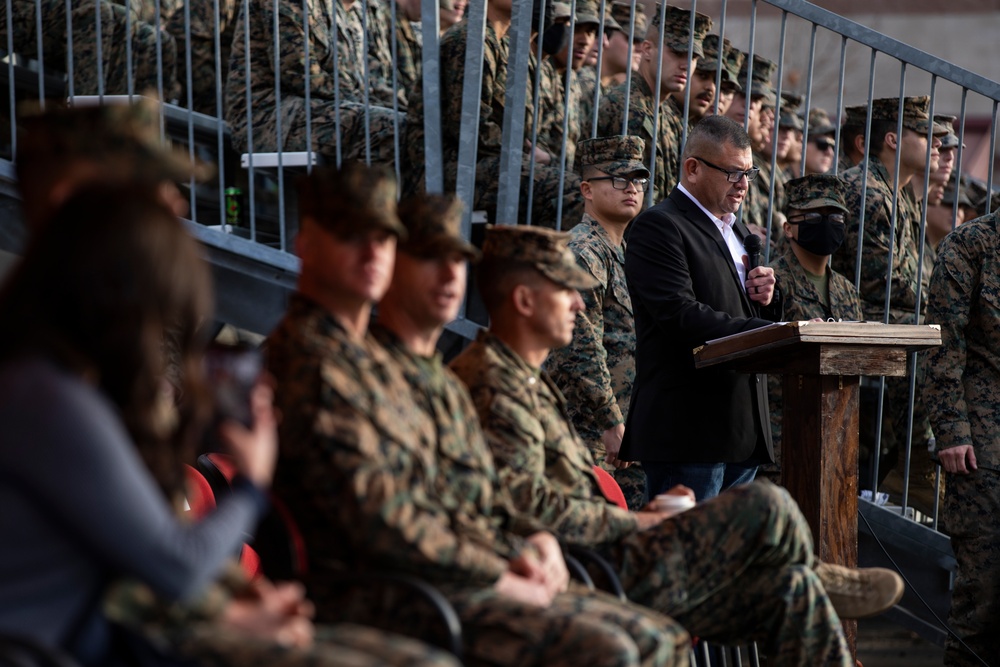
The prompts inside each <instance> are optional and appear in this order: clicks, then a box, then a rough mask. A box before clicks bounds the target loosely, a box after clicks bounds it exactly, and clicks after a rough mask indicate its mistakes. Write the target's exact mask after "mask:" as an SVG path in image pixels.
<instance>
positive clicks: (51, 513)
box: [0, 188, 277, 665]
mask: <svg viewBox="0 0 1000 667" xmlns="http://www.w3.org/2000/svg"><path fill="white" fill-rule="evenodd" d="M211 307H212V304H211V285H210V280H209V270H208V267H207V266H206V265H205V263H204V261H203V260H202V259H201V257H200V256H199V247H198V245H197V243H196V242H195V241H194V239H193V238H191V236H190V235H189V234H188V232H187V231H186V230H185V228H184V227H183V225H182V224H181V223H180V221H178V220H177V218H176V217H175V216H174V215H173V214H172V213H171V212H170V211H169V210H168V209H166V208H165V207H164V206H163V205H162V204H161V203H159V202H158V201H157V199H156V197H155V194H154V193H144V192H139V191H136V189H135V188H132V189H122V188H118V189H94V190H89V191H85V192H82V193H80V194H78V195H77V196H75V197H73V198H72V199H70V200H69V201H68V202H67V203H66V205H65V206H63V207H62V209H61V211H60V212H59V213H57V214H56V215H55V216H54V217H53V218H52V220H51V223H50V224H49V225H48V227H47V228H45V229H44V230H43V231H41V232H40V233H38V234H37V235H36V236H35V238H34V240H33V242H32V243H31V245H30V247H29V248H28V250H27V252H26V254H25V257H24V259H23V261H22V263H21V265H20V266H19V267H18V268H17V269H16V271H15V273H14V275H12V276H11V278H10V279H9V281H8V282H7V284H6V286H5V288H4V289H3V291H2V292H0V424H2V428H0V507H3V511H2V512H0V535H3V536H4V540H3V541H4V546H3V547H2V548H0V632H4V633H8V634H18V635H23V636H28V637H31V638H34V639H36V640H38V641H41V642H42V643H44V644H46V645H49V646H55V647H61V648H63V649H65V650H67V651H69V652H70V653H72V654H73V655H74V656H75V657H76V658H77V659H78V660H79V661H80V662H82V663H84V664H85V665H96V664H107V663H108V662H109V659H110V656H109V655H108V651H109V648H110V646H111V645H112V641H111V629H110V627H109V626H108V624H107V623H106V621H105V620H104V617H103V615H102V614H101V611H100V608H101V602H102V597H103V594H104V590H105V587H106V586H107V584H108V583H109V582H110V580H111V579H112V578H115V577H119V576H122V575H132V576H135V577H137V578H138V579H141V580H142V581H144V582H146V583H147V584H149V585H150V586H151V587H152V588H153V589H154V590H155V591H156V592H157V593H158V594H160V595H162V596H164V597H167V598H184V597H187V596H190V595H192V594H194V593H196V592H197V591H198V590H199V589H200V588H201V587H203V586H204V585H205V584H207V583H208V582H210V581H212V580H213V579H214V578H215V577H216V576H217V574H218V572H219V569H220V568H221V566H222V564H223V562H224V561H225V560H226V558H227V557H229V556H230V555H231V554H233V553H234V552H236V551H237V550H238V548H239V546H240V544H241V543H242V541H243V535H244V534H245V533H249V532H252V531H253V528H254V526H255V523H256V520H257V518H258V517H259V515H260V513H261V511H262V510H263V508H264V507H265V505H266V500H265V497H264V495H263V493H262V491H261V489H263V488H266V487H267V486H268V485H269V484H270V479H271V476H272V473H273V469H274V460H275V455H276V447H277V443H276V439H275V435H274V433H275V429H274V414H273V411H272V408H271V405H270V395H269V394H267V392H266V391H261V390H258V391H257V392H256V394H255V398H254V405H253V415H254V426H253V428H252V429H247V428H244V427H242V426H240V425H238V424H235V423H227V424H226V425H224V427H223V429H222V432H221V437H222V440H223V442H224V443H225V444H226V445H227V447H228V451H229V453H230V454H231V455H232V456H233V458H234V460H235V462H236V464H237V467H238V469H239V471H240V473H241V474H240V475H239V476H238V477H237V478H236V479H235V480H234V484H233V488H234V493H233V494H232V496H231V497H230V498H227V499H225V500H223V501H222V502H220V504H219V507H218V509H217V510H216V511H215V512H214V513H212V514H210V515H209V516H207V517H206V518H205V519H204V520H202V521H200V522H198V523H196V524H190V525H188V524H184V523H182V522H180V521H178V519H177V518H176V514H175V512H174V509H173V508H172V507H171V505H170V504H169V502H168V501H167V498H168V497H171V495H172V494H173V493H175V492H177V491H178V490H179V489H181V488H182V484H183V472H182V471H183V468H182V466H181V464H182V463H184V462H187V461H192V460H194V453H195V443H196V438H197V437H198V435H199V434H200V431H201V429H202V427H203V425H204V423H205V416H206V415H205V411H206V410H207V406H208V405H209V402H208V401H206V400H205V399H204V397H205V395H206V393H205V389H204V387H203V384H202V379H201V375H202V371H201V364H200V356H201V350H202V345H201V343H202V341H201V340H200V337H199V333H198V332H199V327H200V325H201V324H202V323H203V322H205V321H207V319H208V318H209V317H210V314H211ZM168 358H169V359H172V360H174V361H176V366H175V369H176V373H177V375H176V377H175V378H174V379H175V380H176V383H177V384H176V389H174V390H171V388H170V387H169V386H168V385H167V384H166V382H165V381H164V378H165V377H167V376H168V366H169V363H168ZM175 393H176V395H175ZM175 406H176V407H175ZM165 494H166V495H165Z"/></svg>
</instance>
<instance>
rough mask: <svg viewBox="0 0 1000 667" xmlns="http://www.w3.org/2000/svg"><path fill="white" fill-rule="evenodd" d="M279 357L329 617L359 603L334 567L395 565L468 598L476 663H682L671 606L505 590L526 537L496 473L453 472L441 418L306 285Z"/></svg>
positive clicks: (288, 454)
mask: <svg viewBox="0 0 1000 667" xmlns="http://www.w3.org/2000/svg"><path fill="white" fill-rule="evenodd" d="M268 362H269V368H270V370H271V372H272V373H273V374H274V375H275V377H276V378H277V384H278V391H277V392H276V397H277V401H276V404H277V406H278V407H279V409H280V410H281V411H282V415H283V420H282V423H281V429H280V435H281V440H282V443H283V445H282V452H281V457H280V460H279V465H278V472H277V475H276V477H275V491H276V493H278V494H279V495H280V496H281V497H282V498H283V499H284V500H285V501H286V502H287V504H288V506H289V509H290V510H291V511H292V514H293V515H294V516H296V518H297V520H298V523H299V526H300V528H301V529H302V532H303V537H304V539H305V542H306V547H307V549H308V551H309V557H310V564H311V568H310V573H309V577H308V581H307V585H308V586H309V588H310V596H311V598H312V599H313V600H315V601H316V604H317V609H318V616H319V618H321V619H323V618H330V617H331V616H337V615H338V614H339V613H341V612H343V610H344V609H345V608H348V607H350V606H351V605H352V603H353V600H350V599H347V600H345V599H344V598H343V596H338V595H336V593H335V592H334V590H335V585H334V584H332V582H330V581H328V580H327V576H328V575H329V572H330V571H331V570H332V569H337V568H343V567H346V568H348V569H351V570H359V569H360V570H364V569H367V568H373V567H374V568H390V569H393V570H396V571H402V572H409V573H413V574H417V575H419V576H421V577H423V578H425V579H429V580H430V581H431V582H433V583H435V584H436V585H437V586H438V587H439V588H440V590H441V591H442V592H443V593H444V595H445V596H446V597H447V598H448V599H449V601H450V602H451V603H452V604H453V605H454V606H455V608H456V611H457V612H458V615H459V617H460V619H461V620H462V625H463V638H464V641H465V656H466V659H467V661H468V663H469V664H489V665H499V664H553V665H563V664H565V665H578V664H584V663H590V664H608V665H636V664H650V665H660V664H672V663H670V660H672V658H671V657H670V655H669V654H670V653H671V652H672V649H673V646H672V643H673V642H672V640H671V641H667V640H668V635H667V634H665V633H663V632H662V628H663V627H664V625H665V624H667V623H669V620H668V619H665V618H662V617H660V616H659V615H657V614H654V613H652V612H645V611H643V610H641V609H639V608H637V607H633V606H628V607H626V606H623V605H622V604H620V603H618V602H617V601H613V600H612V599H611V598H608V597H607V596H603V595H601V594H587V593H579V594H577V593H564V594H560V595H558V596H556V598H555V600H554V601H553V603H552V605H551V606H549V607H547V608H538V607H533V606H528V605H524V604H521V603H517V602H514V601H512V600H510V599H508V598H505V597H503V596H501V595H499V594H498V593H496V591H494V590H493V589H492V586H493V584H494V583H495V582H496V580H497V579H498V578H499V577H500V575H501V574H503V573H504V572H506V571H507V568H508V559H510V558H512V557H514V556H516V555H517V554H518V552H519V551H520V549H521V548H522V544H523V543H522V541H521V540H520V539H519V538H517V537H515V536H513V535H510V534H508V533H505V532H503V531H502V530H500V527H499V525H498V524H497V523H496V519H495V518H493V516H492V507H491V506H490V501H491V496H492V483H491V482H490V481H489V480H488V479H486V478H483V477H480V476H478V475H475V474H474V471H465V470H463V469H462V467H461V466H462V460H459V461H456V462H455V463H454V466H455V467H454V468H453V469H452V470H451V472H450V473H443V472H442V471H443V470H446V469H448V468H451V466H452V465H453V464H452V463H450V462H446V461H442V460H440V459H441V458H442V457H445V455H444V454H443V453H440V454H441V455H440V456H439V452H438V451H437V450H436V449H435V448H434V442H435V441H436V440H437V433H436V432H434V430H433V427H432V425H431V421H430V420H428V419H427V418H426V415H425V413H423V411H422V410H420V408H419V406H418V405H417V403H415V402H414V400H413V397H412V393H413V390H412V387H411V386H410V384H409V382H408V381H407V378H406V375H405V373H404V371H403V369H402V368H401V367H400V365H399V364H397V363H396V362H395V361H394V360H393V359H392V357H391V356H390V355H389V353H387V352H386V350H385V349H384V348H382V347H381V346H380V345H379V344H378V343H377V342H375V340H374V339H373V338H371V337H367V338H365V339H364V340H362V341H355V340H353V339H352V338H351V337H350V336H349V335H348V334H347V332H346V331H345V330H344V329H343V328H342V327H341V326H340V325H339V323H338V322H337V320H336V319H335V318H334V317H332V316H331V315H330V314H329V313H327V312H326V311H325V310H323V309H322V308H321V307H319V306H318V305H316V304H314V303H311V302H310V301H308V300H306V299H305V298H304V297H302V296H300V295H296V296H293V298H292V302H291V305H290V307H289V311H288V313H287V314H286V316H285V318H284V319H283V321H282V322H281V324H280V325H279V326H278V328H277V330H276V331H275V332H274V333H272V335H271V336H270V338H269V339H268ZM452 455H453V456H457V457H461V456H463V455H462V453H461V452H458V451H455V452H453V453H452ZM466 456H469V457H470V458H471V455H468V454H466ZM463 460H464V459H463ZM442 474H451V475H453V477H452V479H453V480H458V479H461V480H462V482H461V483H459V484H446V483H445V480H444V479H442V478H440V476H441V475H442ZM441 491H444V492H446V493H447V495H442V494H441ZM473 506H476V507H478V508H479V511H476V512H475V513H473V514H470V515H468V516H463V514H464V510H465V509H466V508H471V507H473ZM398 613H400V614H406V613H408V610H400V611H399V612H398ZM415 620H417V619H415ZM418 622H419V620H418ZM680 632H682V631H680ZM637 647H638V653H637V651H636V649H637ZM685 659H686V658H685Z"/></svg>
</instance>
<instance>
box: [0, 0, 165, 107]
mask: <svg viewBox="0 0 1000 667" xmlns="http://www.w3.org/2000/svg"><path fill="white" fill-rule="evenodd" d="M95 7H97V9H96V10H95ZM39 8H40V11H41V17H42V21H41V23H42V43H41V45H39V43H38V33H37V26H36V15H35V0H25V1H23V2H15V3H13V15H12V16H11V17H10V18H11V22H12V26H13V32H14V34H13V44H14V51H15V52H17V53H20V54H22V55H24V56H26V57H28V58H34V59H42V60H44V64H45V67H46V69H51V70H54V71H63V70H65V69H66V62H67V54H66V44H67V33H66V2H65V1H64V0H41V2H40V7H39ZM98 11H99V12H100V22H101V60H100V62H98V55H97V54H98V51H97V14H98ZM128 14H129V9H128V8H126V7H125V6H123V5H120V4H115V3H112V2H109V1H108V0H98V2H97V3H95V2H92V1H88V2H84V1H83V0H73V1H72V3H71V6H70V21H71V22H72V37H73V53H72V64H73V94H74V95H97V94H98V93H99V92H103V93H104V94H106V95H123V94H126V93H128V92H129V91H130V90H131V91H132V92H134V93H137V94H139V93H143V92H146V91H149V90H157V91H158V90H159V86H158V81H159V71H158V70H157V58H158V54H157V48H156V43H157V31H156V28H155V27H154V26H153V25H150V24H149V23H146V22H145V21H141V20H139V18H138V16H137V15H135V14H134V13H133V15H132V16H131V18H127V16H128ZM126 28H129V30H130V32H129V33H128V34H127V33H126ZM159 41H160V45H161V53H160V54H159V55H160V57H161V58H162V72H163V82H164V86H163V90H164V92H165V93H166V97H170V93H171V90H172V87H173V83H174V81H175V79H176V62H177V47H176V45H175V44H174V40H173V38H172V37H171V36H170V35H169V34H166V33H160V40H159ZM128 42H131V49H132V87H131V89H130V88H129V77H128V73H129V72H128V60H127V56H128V53H127V48H126V45H127V43H128ZM0 44H3V45H4V47H3V48H4V49H6V48H7V47H6V44H7V5H6V3H3V4H2V6H0ZM39 54H41V55H39ZM99 66H100V68H101V71H100V72H98V67H99ZM99 74H100V75H101V76H100V77H99V76H98V75H99Z"/></svg>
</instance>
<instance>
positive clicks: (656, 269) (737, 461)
mask: <svg viewBox="0 0 1000 667" xmlns="http://www.w3.org/2000/svg"><path fill="white" fill-rule="evenodd" d="M757 173H758V170H757V168H756V167H754V166H753V158H752V155H751V152H750V139H749V137H748V136H747V133H746V131H744V129H743V127H742V126H741V125H739V124H738V123H736V122H734V121H732V120H730V119H728V118H725V117H722V116H710V117H707V118H705V119H703V120H702V121H701V122H700V123H698V125H696V126H695V128H694V130H693V131H692V132H691V134H690V136H689V137H688V141H687V145H686V146H685V148H684V155H683V160H682V169H681V182H680V184H679V185H678V186H677V187H676V188H674V190H673V192H671V193H670V196H668V197H667V198H666V199H665V200H663V201H662V202H660V203H659V204H657V205H656V206H653V207H652V208H650V209H648V210H646V211H645V212H643V213H641V214H640V215H639V216H638V217H637V218H636V219H635V221H634V222H633V223H632V228H631V231H630V233H629V236H628V248H627V250H626V252H625V275H626V278H627V280H628V286H629V294H630V295H631V299H632V309H633V312H634V315H635V328H636V353H635V357H636V358H635V361H636V364H635V365H636V379H635V387H634V389H633V394H632V404H631V407H630V410H629V414H628V418H627V420H626V423H625V437H624V441H623V444H622V448H621V454H620V456H619V458H621V459H623V460H631V461H635V460H638V461H641V462H642V466H643V468H644V469H645V471H646V479H647V482H648V489H649V494H650V497H654V496H656V494H658V493H663V492H664V491H665V490H666V489H669V488H671V487H673V486H675V485H677V484H683V485H685V486H688V487H690V488H691V489H693V490H694V492H695V495H696V496H697V498H698V500H704V499H705V498H710V497H712V496H716V495H718V494H719V492H720V491H721V490H722V489H726V488H729V487H731V486H734V485H736V484H742V483H746V482H749V481H751V480H752V479H753V478H754V475H755V474H756V471H757V466H758V464H760V463H764V462H770V461H773V459H774V457H773V454H772V451H771V429H770V426H769V424H768V417H767V413H768V409H767V386H766V381H765V379H764V378H765V376H763V375H760V374H748V373H737V372H735V371H730V370H719V369H714V368H710V369H701V370H695V367H694V359H693V357H692V353H691V350H692V349H693V348H694V347H695V346H697V345H700V344H702V343H704V342H705V341H707V340H712V339H714V338H720V337H722V336H728V335H731V334H736V333H740V332H742V331H748V330H751V329H757V328H759V327H763V326H766V325H768V324H770V323H771V322H775V321H779V320H780V319H781V316H782V298H781V294H780V292H779V290H778V289H777V286H776V283H775V278H774V272H773V271H772V270H771V269H770V268H768V267H765V266H756V265H755V264H754V265H753V266H751V262H750V261H749V258H748V256H747V250H746V248H745V247H744V239H746V238H747V237H748V236H750V232H749V231H748V230H747V228H746V225H744V224H743V223H742V222H741V221H739V220H737V219H736V215H735V213H736V211H737V210H738V209H739V208H740V205H741V204H742V203H743V200H744V197H745V196H746V193H747V189H748V187H749V183H750V181H752V180H753V179H754V178H756V177H757ZM757 247H758V248H759V246H757Z"/></svg>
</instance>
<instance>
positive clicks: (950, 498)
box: [923, 213, 1000, 667]
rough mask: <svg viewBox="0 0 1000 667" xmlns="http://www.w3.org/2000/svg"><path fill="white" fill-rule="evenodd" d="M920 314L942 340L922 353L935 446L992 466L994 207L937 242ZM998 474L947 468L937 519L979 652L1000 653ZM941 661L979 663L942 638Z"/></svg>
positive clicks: (999, 295)
mask: <svg viewBox="0 0 1000 667" xmlns="http://www.w3.org/2000/svg"><path fill="white" fill-rule="evenodd" d="M927 321H928V322H930V323H934V324H940V325H941V346H940V347H938V348H935V349H934V350H932V351H930V352H929V353H928V354H926V355H925V359H924V369H925V372H926V374H927V382H926V383H925V384H924V386H923V396H924V402H925V404H926V405H927V410H928V412H929V414H930V420H931V424H932V426H933V427H934V433H935V435H936V436H937V447H938V449H948V448H951V447H957V446H960V445H971V446H972V448H973V451H974V452H975V455H976V461H977V463H978V465H979V466H980V467H981V468H982V467H991V468H996V467H998V466H1000V430H998V426H997V419H996V415H997V413H998V411H1000V373H998V368H1000V229H998V215H997V214H996V213H994V214H991V215H988V216H985V217H982V218H979V219H977V220H973V221H970V222H966V223H963V224H962V225H961V226H960V227H958V228H957V229H956V230H955V231H953V232H952V233H951V234H949V235H948V236H946V237H945V239H944V240H943V241H942V242H941V245H940V246H939V247H938V260H937V264H936V266H935V269H934V275H933V277H932V278H931V283H930V288H929V292H928V300H927ZM998 517H1000V482H998V480H997V476H996V474H995V473H992V472H987V471H984V470H980V471H979V472H975V473H972V474H971V475H949V477H948V484H947V488H946V491H945V502H944V506H943V515H942V518H943V523H944V527H945V529H946V531H947V532H948V533H949V534H950V535H951V544H952V548H953V549H954V551H955V558H956V559H957V560H958V569H957V572H956V576H955V586H954V589H953V591H952V606H951V614H950V615H949V618H948V622H949V624H950V625H951V626H952V627H953V628H954V629H955V631H956V632H957V633H958V634H959V636H961V637H962V638H963V639H964V640H965V642H966V643H967V644H968V645H969V646H970V647H971V648H972V649H973V650H974V651H976V653H978V654H979V655H980V656H981V657H982V658H983V659H984V660H986V662H995V661H996V660H998V659H1000V643H998V637H1000V552H998V550H997V544H998V543H1000V523H998ZM945 664H946V665H948V666H949V667H959V666H961V667H965V666H966V665H978V664H980V663H979V661H977V660H976V659H975V658H973V657H972V656H971V655H969V654H968V653H967V652H965V651H964V650H963V649H962V648H961V647H960V645H958V643H957V642H956V641H954V640H953V639H951V638H949V639H948V640H947V642H946V645H945Z"/></svg>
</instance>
